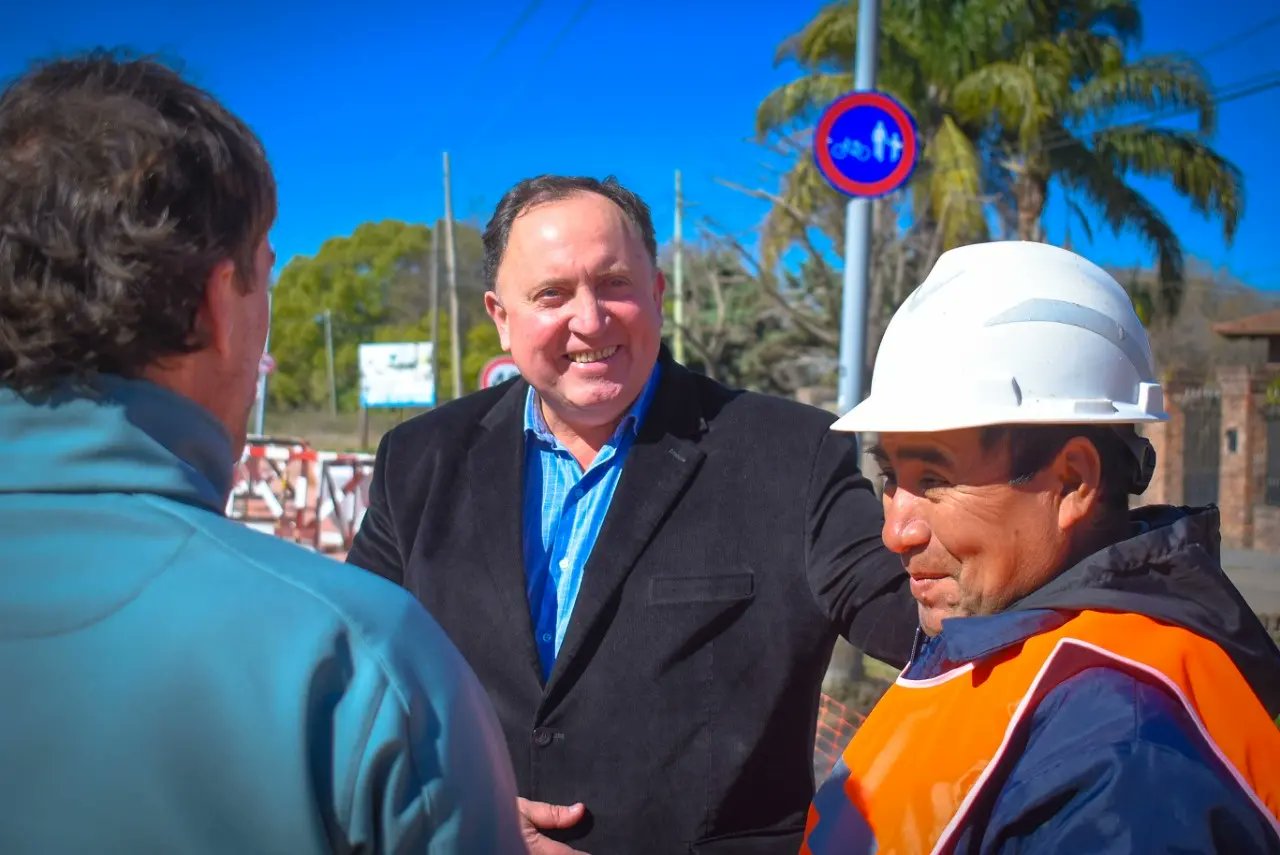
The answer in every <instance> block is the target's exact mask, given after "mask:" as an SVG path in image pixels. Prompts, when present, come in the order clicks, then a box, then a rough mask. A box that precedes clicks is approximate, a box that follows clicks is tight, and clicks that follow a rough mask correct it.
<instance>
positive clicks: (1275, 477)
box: [1262, 406, 1280, 505]
mask: <svg viewBox="0 0 1280 855" xmlns="http://www.w3.org/2000/svg"><path fill="white" fill-rule="evenodd" d="M1262 415H1263V417H1264V418H1265V419H1266V420H1267V482H1266V486H1265V488H1264V490H1263V494H1262V495H1263V498H1262V500H1263V501H1264V502H1266V503H1267V504H1268V505H1280V407H1276V406H1270V407H1266V408H1265V409H1263V411H1262Z"/></svg>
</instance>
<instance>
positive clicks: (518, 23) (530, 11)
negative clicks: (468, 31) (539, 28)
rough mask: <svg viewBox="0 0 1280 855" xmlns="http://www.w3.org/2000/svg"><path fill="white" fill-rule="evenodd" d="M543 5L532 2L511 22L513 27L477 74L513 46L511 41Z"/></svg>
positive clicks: (490, 52) (495, 47) (500, 39)
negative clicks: (509, 46)
mask: <svg viewBox="0 0 1280 855" xmlns="http://www.w3.org/2000/svg"><path fill="white" fill-rule="evenodd" d="M541 5H542V0H530V2H529V5H527V6H525V7H524V11H523V12H521V13H520V15H519V16H518V17H517V18H516V19H515V20H514V21H512V22H511V26H509V27H507V31H506V32H505V33H503V34H502V37H501V38H499V39H498V43H497V44H495V45H494V46H493V50H491V51H489V55H488V56H486V57H485V58H484V61H483V62H481V63H480V67H479V68H478V69H477V73H478V72H479V70H480V69H483V68H484V67H485V66H486V65H488V64H489V63H490V62H492V61H493V60H494V59H495V58H496V57H497V56H498V54H500V53H502V49H503V48H505V47H506V46H507V45H509V44H511V41H512V40H513V39H514V38H515V37H516V35H517V34H518V33H519V32H520V30H521V29H522V28H523V27H524V25H525V24H527V23H529V19H530V18H532V17H533V16H534V13H535V12H537V11H538V7H539V6H541Z"/></svg>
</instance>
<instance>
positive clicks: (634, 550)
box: [544, 359, 706, 697]
mask: <svg viewBox="0 0 1280 855" xmlns="http://www.w3.org/2000/svg"><path fill="white" fill-rule="evenodd" d="M662 372H663V373H662V377H661V378H660V380H659V385H658V390H657V393H656V394H655V395H654V400H653V403H652V404H651V405H650V409H649V413H648V414H647V416H646V418H645V421H644V424H643V425H642V426H641V428H640V432H639V434H638V435H637V436H636V441H635V443H634V444H633V445H632V446H631V451H630V452H629V453H628V455H627V461H626V463H625V464H624V466H623V469H622V476H621V478H620V479H619V481H618V487H617V490H616V491H615V492H614V494H613V500H612V501H611V502H610V503H609V511H608V513H607V514H606V516H605V519H604V524H603V525H602V526H601V529H600V535H599V537H597V538H596V543H595V546H594V547H593V548H592V550H591V556H590V558H588V559H587V565H586V567H585V568H584V570H583V577H582V587H581V588H580V589H579V591H578V599H577V601H576V602H575V603H574V606H573V614H572V616H571V617H570V618H569V628H568V630H567V631H566V632H565V637H564V642H563V643H562V644H561V646H560V652H559V654H558V655H557V656H556V662H555V665H554V667H553V668H552V670H551V676H550V678H549V679H548V680H547V689H546V693H547V695H549V694H550V693H551V691H552V690H553V689H554V687H555V685H556V683H557V682H558V681H559V680H560V679H561V677H562V675H563V674H564V673H565V671H566V669H567V668H569V667H570V666H571V665H572V661H573V659H574V657H575V656H576V655H577V654H578V652H579V651H580V650H581V649H582V646H583V642H584V641H585V639H586V638H587V637H588V636H589V635H590V633H591V630H592V627H593V626H594V625H595V623H596V622H597V621H598V620H599V618H600V617H601V615H602V613H603V612H605V611H606V610H607V606H608V604H609V601H610V600H611V599H612V598H613V596H614V595H615V593H616V592H617V591H618V589H619V588H620V587H621V586H622V583H623V582H624V581H625V580H626V578H627V574H628V573H630V572H631V568H632V567H633V566H635V563H636V560H637V559H638V558H639V557H640V553H641V551H643V549H644V547H645V545H646V544H648V542H649V540H650V539H651V538H652V537H653V534H654V532H655V531H657V529H658V526H659V525H660V524H661V522H662V520H663V518H664V517H665V516H666V514H667V512H668V510H669V509H670V508H671V506H672V505H673V504H675V502H676V500H677V499H679V497H680V494H681V493H682V492H683V491H684V489H685V486H686V485H687V484H688V483H689V481H690V480H691V479H692V478H693V476H694V473H695V472H697V471H698V467H699V466H700V465H701V463H702V458H703V457H704V456H705V455H704V454H703V452H702V450H701V449H699V448H698V446H697V444H696V442H695V440H696V439H697V437H698V436H699V435H700V434H701V432H702V430H704V429H705V427H706V424H705V422H704V421H703V420H702V418H701V414H700V413H699V411H698V407H697V397H696V394H695V391H694V390H693V389H691V388H689V387H690V386H691V385H692V384H691V378H690V377H689V375H688V372H687V370H686V369H684V368H683V367H681V366H680V365H679V364H678V363H675V362H673V361H670V360H666V359H664V360H663V365H662ZM544 697H545V696H544Z"/></svg>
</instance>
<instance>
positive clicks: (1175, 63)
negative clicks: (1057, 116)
mask: <svg viewBox="0 0 1280 855" xmlns="http://www.w3.org/2000/svg"><path fill="white" fill-rule="evenodd" d="M1135 107H1136V108H1140V109H1143V110H1148V111H1155V112H1164V111H1166V110H1171V109H1184V110H1195V111H1196V113H1198V114H1199V124H1200V131H1201V133H1204V134H1210V133H1212V132H1213V127H1214V123H1215V119H1216V109H1215V106H1214V99H1213V92H1212V91H1211V90H1210V88H1209V83H1208V80H1207V79H1206V78H1205V74H1204V70H1203V69H1201V68H1200V66H1199V65H1197V64H1196V63H1195V62H1193V61H1191V60H1189V59H1183V58H1179V57H1174V56H1152V57H1144V58H1142V59H1138V60H1134V61H1133V62H1130V63H1128V64H1126V65H1123V66H1120V67H1118V68H1114V69H1112V70H1110V71H1107V72H1105V73H1103V74H1100V75H1098V76H1096V77H1094V78H1093V79H1091V80H1090V81H1088V82H1087V83H1085V84H1084V85H1083V86H1081V87H1080V88H1079V89H1077V90H1076V91H1075V92H1074V93H1073V94H1072V95H1071V97H1070V98H1069V99H1068V100H1067V103H1066V105H1065V107H1064V110H1063V113H1064V115H1065V117H1066V118H1067V119H1069V120H1071V121H1076V122H1082V121H1103V120H1107V119H1110V118H1111V117H1112V116H1114V115H1115V113H1116V111H1117V110H1123V109H1132V108H1135Z"/></svg>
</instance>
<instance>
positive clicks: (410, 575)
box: [348, 352, 916, 855]
mask: <svg viewBox="0 0 1280 855" xmlns="http://www.w3.org/2000/svg"><path fill="white" fill-rule="evenodd" d="M662 372H663V373H662V379H661V382H660V383H659V386H658V389H657V393H656V395H655V397H654V400H653V402H652V404H651V406H650V411H649V413H648V416H647V417H646V419H645V421H644V423H643V425H641V428H640V433H639V435H638V437H637V440H636V443H635V445H634V446H633V447H632V449H631V452H630V455H629V456H628V458H627V461H626V464H625V467H624V468H623V471H622V476H621V478H620V480H619V483H618V488H617V492H616V493H615V494H614V498H613V503H612V505H611V506H610V509H609V512H608V516H607V517H606V519H605V521H604V524H603V527H602V529H601V531H600V536H599V539H598V540H597V541H596V544H595V548H594V549H593V550H592V553H591V556H590V558H589V560H588V562H587V565H586V567H585V572H584V577H583V582H582V588H581V591H580V593H579V594H578V600H577V603H576V605H575V607H574V611H573V615H572V618H571V620H570V623H569V628H568V631H567V633H566V635H565V639H564V643H563V645H562V647H561V650H560V654H559V656H558V658H557V659H556V662H555V666H554V668H553V669H552V672H551V676H550V678H549V679H548V680H547V683H546V685H543V683H542V679H541V676H540V674H541V672H540V669H539V666H538V656H537V652H536V648H535V646H534V639H533V630H532V623H531V620H530V617H529V603H528V600H527V597H526V594H525V570H524V562H523V554H522V549H521V537H522V534H521V513H522V509H521V506H522V472H523V464H524V434H523V429H522V417H523V407H524V401H525V394H526V391H527V389H528V386H527V384H526V383H525V382H524V381H523V380H520V379H518V378H517V379H515V380H512V381H509V382H507V383H505V384H503V385H501V386H498V387H496V388H493V389H488V390H485V391H482V392H477V393H475V394H473V395H469V396H467V397H464V398H462V399H459V400H457V401H454V402H451V403H449V404H447V405H445V406H443V407H441V408H439V409H438V410H434V411H432V412H430V413H426V414H424V415H422V416H419V417H417V418H415V419H412V420H410V421H408V422H406V423H404V424H403V425H400V426H399V427H397V428H396V429H394V430H392V431H391V432H390V433H389V434H387V435H386V436H385V437H384V438H383V440H382V443H381V445H380V447H379V449H378V456H377V465H376V469H375V473H374V477H373V482H372V485H371V490H370V499H369V510H368V512H367V515H366V516H365V518H364V523H363V525H362V527H361V530H360V532H359V535H358V536H357V538H356V540H355V544H354V546H353V548H352V551H351V554H350V557H349V559H348V560H349V561H351V562H352V563H354V564H356V565H359V566H361V567H365V568H368V569H370V570H373V571H375V572H377V573H380V574H382V575H384V576H387V577H388V578H390V579H392V580H394V581H396V582H398V583H400V584H402V585H404V586H405V587H406V588H408V589H409V590H410V591H412V592H413V593H414V594H416V595H417V597H418V599H420V600H421V601H422V603H423V604H424V605H425V606H426V607H427V609H428V610H429V611H430V612H431V613H432V614H433V615H434V616H435V617H436V619H437V620H438V621H439V622H440V624H441V625H442V626H443V627H444V628H445V630H446V632H448V634H449V635H450V637H451V638H452V639H453V641H454V642H455V643H456V644H457V646H458V647H459V649H460V650H461V651H462V653H463V655H464V656H465V657H466V659H467V661H468V662H469V663H470V664H471V666H472V668H474V669H475V671H476V673H477V674H478V675H479V677H480V681H481V683H483V684H484V686H485V688H486V689H487V690H488V692H489V695H490V697H491V698H492V700H493V703H494V706H495V707H496V709H497V711H498V718H499V719H500V721H501V722H502V726H503V729H504V731H505V733H506V738H507V742H508V744H509V746H510V749H511V760H512V762H513V764H514V766H515V772H516V780H517V784H518V787H519V791H520V794H521V795H523V796H525V797H527V798H531V799H536V800H538V801H547V802H554V803H561V804H572V803H574V802H578V801H581V802H584V803H585V804H586V806H587V809H588V811H589V812H590V813H589V817H588V819H587V820H586V821H584V822H583V823H582V824H580V825H579V826H578V827H576V828H574V829H571V830H569V831H567V832H564V833H557V834H555V835H554V836H555V837H556V838H557V839H562V840H567V841H571V842H572V843H573V845H574V846H576V847H577V848H579V849H585V850H587V851H588V852H591V853H593V855H602V854H603V855H608V854H609V853H617V852H624V853H632V852H633V853H646V855H649V853H668V852H733V853H738V852H743V853H754V852H762V853H763V852H767V853H775V852H776V853H788V855H790V853H794V852H796V851H797V850H798V848H799V846H800V841H801V836H802V832H803V829H804V822H805V816H806V812H807V809H808V805H809V800H810V798H811V797H812V794H813V765H812V763H813V750H814V731H815V721H816V718H817V709H818V701H819V693H820V687H821V682H822V677H823V674H824V672H825V669H826V666H827V661H828V659H829V657H830V655H831V649H832V645H833V644H834V642H835V637H836V634H837V633H843V634H845V635H847V637H848V638H849V639H850V641H852V642H853V643H854V644H855V645H857V646H859V647H861V648H863V649H864V650H866V651H867V652H869V653H870V654H871V655H873V656H876V657H878V658H880V659H884V660H886V661H889V662H893V663H895V664H898V665H901V664H903V663H905V661H906V659H907V657H908V655H909V653H910V648H911V641H912V636H913V632H914V630H915V627H916V609H915V604H914V602H913V601H912V600H911V597H910V594H909V591H908V589H907V585H906V581H907V580H906V574H905V573H903V571H902V566H901V563H900V562H899V561H898V559H897V557H896V556H894V555H892V554H890V553H889V552H887V551H886V550H885V548H884V546H883V544H882V543H881V540H880V527H881V521H882V515H881V510H880V506H879V503H878V502H877V500H876V497H875V494H874V492H873V491H872V489H871V486H870V484H869V483H868V482H867V480H866V479H865V478H863V477H862V476H861V474H860V473H859V471H858V468H857V450H856V443H855V441H854V439H853V437H851V436H849V435H846V434H839V433H834V432H832V431H830V430H829V429H828V428H829V427H830V425H831V422H832V416H831V415H830V414H828V413H826V412H824V411H822V410H819V409H816V408H813V407H808V406H805V405H802V404H798V403H795V402H792V401H787V400H783V399H781V398H775V397H769V396H765V395H758V394H752V393H744V392H737V391H732V390H729V389H726V388H725V387H723V386H721V385H719V384H718V383H715V382H713V381H711V380H708V379H707V378H705V377H702V376H699V375H696V374H694V373H692V372H690V371H688V370H686V369H684V368H683V367H681V366H679V365H678V364H676V363H675V362H673V361H671V360H670V359H669V358H668V357H667V356H666V355H665V352H664V356H663V369H662Z"/></svg>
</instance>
